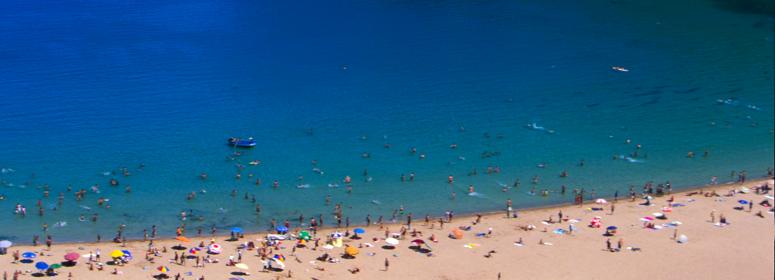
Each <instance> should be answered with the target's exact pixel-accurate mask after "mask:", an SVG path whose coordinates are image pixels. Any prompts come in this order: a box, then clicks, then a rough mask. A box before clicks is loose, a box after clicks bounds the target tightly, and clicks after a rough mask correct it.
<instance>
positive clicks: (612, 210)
mask: <svg viewBox="0 0 775 280" xmlns="http://www.w3.org/2000/svg"><path fill="white" fill-rule="evenodd" d="M614 205H615V204H614V203H611V215H613V214H614V210H615V209H616V206H614Z"/></svg>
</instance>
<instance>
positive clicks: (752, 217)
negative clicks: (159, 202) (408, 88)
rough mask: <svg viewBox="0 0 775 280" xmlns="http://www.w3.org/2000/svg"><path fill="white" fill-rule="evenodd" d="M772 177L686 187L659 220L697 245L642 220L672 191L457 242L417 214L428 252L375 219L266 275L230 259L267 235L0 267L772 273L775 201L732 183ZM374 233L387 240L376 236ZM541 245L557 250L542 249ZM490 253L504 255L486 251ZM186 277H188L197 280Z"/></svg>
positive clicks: (504, 224)
mask: <svg viewBox="0 0 775 280" xmlns="http://www.w3.org/2000/svg"><path fill="white" fill-rule="evenodd" d="M764 183H769V185H770V186H773V181H772V180H771V179H768V180H759V181H752V182H748V183H746V184H727V185H719V186H713V187H708V186H706V187H703V188H702V189H703V190H704V191H705V192H708V191H710V190H711V189H714V190H716V191H717V192H718V194H720V195H721V196H720V197H705V196H703V195H692V196H687V193H689V192H694V191H697V190H698V189H699V188H698V189H695V190H691V191H687V192H682V193H676V194H674V197H675V201H674V202H675V203H680V204H685V205H686V206H678V207H673V209H672V212H670V213H666V215H667V217H668V219H667V220H658V219H657V220H655V222H656V224H657V225H661V224H666V223H670V222H673V221H680V222H681V223H682V224H681V225H679V226H677V227H676V228H677V234H678V235H679V236H680V235H682V234H683V235H686V236H687V237H688V243H685V244H679V243H678V242H676V240H674V239H672V237H673V235H674V233H675V232H674V229H673V228H669V227H665V228H663V229H660V230H654V229H647V228H644V227H643V221H642V220H641V218H643V217H645V216H650V215H651V214H652V213H654V212H660V210H661V209H662V207H663V206H666V205H668V202H667V199H669V198H670V196H669V195H667V196H663V197H656V198H654V200H652V203H653V205H652V206H643V205H640V204H641V203H643V202H644V200H642V199H637V200H635V201H634V202H630V201H629V199H628V198H624V199H619V201H618V202H616V203H614V204H615V205H616V208H615V212H614V213H613V214H610V210H609V209H610V204H607V205H602V206H600V205H597V204H585V205H583V206H578V205H565V206H559V207H551V208H542V209H533V210H529V211H520V212H519V217H518V218H516V219H515V218H506V215H505V213H491V214H487V215H484V216H483V218H482V221H481V223H479V224H477V225H473V226H472V230H470V231H463V232H464V236H463V238H462V239H460V240H455V239H451V238H449V237H448V236H447V235H448V234H449V233H450V231H451V229H452V228H457V227H460V226H468V225H472V221H474V220H475V217H473V216H467V217H455V218H454V219H453V221H452V223H451V224H445V225H444V229H439V224H438V218H436V220H435V221H436V222H435V225H434V227H433V229H431V228H430V227H429V226H427V225H425V224H424V222H423V217H415V220H414V221H413V227H414V228H416V229H417V230H418V231H421V232H422V233H423V236H422V237H417V238H419V239H423V240H425V241H427V242H429V245H430V246H431V247H432V255H431V256H429V255H427V254H424V253H420V252H416V251H414V250H413V249H410V248H409V247H410V246H412V245H411V244H410V241H411V240H413V239H416V238H414V237H411V235H410V234H407V235H406V238H405V239H404V240H401V241H400V242H401V243H400V244H399V245H398V246H396V248H395V249H383V248H382V246H383V245H385V242H384V240H382V239H383V238H384V235H385V230H384V229H380V228H379V226H376V225H372V226H369V227H366V228H365V229H366V234H364V235H362V237H363V239H361V240H351V239H349V238H345V244H350V245H352V246H359V244H361V243H365V242H368V243H371V244H374V245H375V246H374V247H363V248H361V249H360V253H359V254H358V255H357V256H356V257H355V258H354V259H345V258H342V257H341V255H342V253H343V251H344V249H343V248H334V249H332V250H330V251H327V250H325V249H323V248H321V247H319V248H318V249H317V250H312V249H310V248H298V249H297V250H296V253H295V254H292V252H291V247H292V244H294V243H292V241H283V242H282V245H281V246H280V247H281V249H280V252H279V253H282V254H284V255H285V256H286V258H287V260H286V262H285V263H286V265H287V268H286V269H285V271H282V272H261V267H262V265H261V260H260V259H259V258H258V257H257V256H256V251H255V250H252V251H245V252H244V253H243V261H242V262H243V263H245V264H247V265H248V266H249V267H250V270H240V269H238V268H236V267H234V266H226V265H225V263H226V262H227V260H228V258H229V256H230V255H234V256H236V250H237V249H236V248H237V246H238V245H239V244H242V243H243V242H247V241H249V240H253V241H255V240H256V239H262V238H264V237H265V236H266V234H265V233H261V234H249V235H246V236H245V238H243V239H241V240H240V241H237V242H230V241H225V240H226V239H228V236H219V237H216V238H215V241H216V242H217V243H218V244H220V245H221V246H223V253H222V254H220V255H213V256H212V257H213V258H216V259H219V260H220V263H214V264H206V265H205V267H204V268H202V267H193V266H194V260H188V261H187V262H186V265H185V266H183V265H178V264H174V263H171V259H172V258H173V254H174V253H173V252H174V250H172V249H169V248H171V247H172V246H175V245H177V244H179V243H180V242H179V241H176V240H172V239H166V240H157V241H155V244H154V245H155V246H156V247H158V248H161V247H162V246H164V247H167V248H168V249H169V250H168V252H167V253H163V254H162V256H161V257H156V258H155V263H150V262H148V261H146V260H144V259H143V255H144V250H145V249H146V248H147V246H148V244H147V242H143V241H131V242H128V243H127V247H122V246H121V244H117V243H110V242H102V243H71V244H55V245H54V246H53V247H52V249H51V250H50V251H49V250H46V249H45V246H37V247H33V246H14V247H11V248H10V249H9V252H8V254H7V255H2V256H0V264H2V265H0V272H7V273H8V275H9V276H8V277H9V278H8V279H11V274H12V273H13V271H14V270H21V271H24V272H25V274H23V275H21V276H20V279H32V278H35V277H33V276H32V275H31V273H32V272H36V270H35V268H34V263H29V264H23V263H18V264H13V263H12V261H13V258H12V254H11V253H12V252H13V251H15V250H19V251H20V252H26V251H34V252H38V253H41V254H42V255H43V256H38V257H37V258H36V259H34V261H35V262H37V261H45V262H47V263H49V264H52V263H58V262H61V261H63V260H64V259H63V256H64V255H65V254H66V253H67V252H77V253H79V254H82V255H83V254H88V253H89V252H91V251H94V250H95V249H96V248H100V250H101V251H102V261H103V262H104V261H107V260H108V255H109V254H110V252H111V251H112V250H115V249H127V250H130V251H131V252H132V253H133V254H134V260H132V261H130V262H129V263H128V264H126V265H124V266H112V265H106V266H105V269H104V270H103V271H97V270H95V271H89V270H88V266H87V264H86V263H87V259H86V258H81V259H80V260H79V262H78V264H77V265H76V266H74V267H66V268H61V269H58V270H57V272H58V273H59V275H58V276H55V277H47V278H49V279H68V274H69V273H72V278H71V279H84V280H96V279H152V278H151V277H152V275H157V274H159V272H158V271H156V270H155V268H156V267H158V266H160V265H165V266H167V267H169V268H170V270H171V271H170V272H168V273H167V274H168V275H170V276H172V278H171V279H174V275H175V274H177V273H180V274H181V279H199V278H200V277H202V276H204V277H205V279H228V278H229V277H242V278H244V279H277V278H279V279H285V278H289V272H290V274H291V275H290V278H293V279H498V274H499V273H500V274H501V276H502V278H501V279H734V278H738V279H772V278H773V274H774V271H773V263H774V262H775V257H773V256H774V255H775V252H773V248H774V246H773V245H774V244H773V242H774V240H775V238H774V237H775V226H774V223H773V214H772V213H771V212H768V210H769V208H765V207H763V206H760V205H759V204H758V203H759V202H761V201H763V200H768V201H769V202H770V203H773V200H772V199H769V198H766V197H765V196H764V195H757V194H754V192H753V190H751V191H750V192H749V193H747V194H743V193H738V194H735V195H734V196H730V197H727V196H725V195H726V194H727V193H728V192H729V190H732V189H737V190H740V189H741V188H743V187H748V188H751V189H752V188H753V186H758V185H761V184H764ZM770 195H772V192H770ZM741 199H745V200H753V201H754V203H755V206H754V207H753V211H752V212H748V207H747V206H746V207H745V209H744V210H735V209H734V207H736V206H739V204H738V200H741ZM590 207H603V208H604V209H605V210H604V211H592V210H590V209H589V208H590ZM560 210H561V211H562V212H563V214H564V216H565V217H566V218H570V220H568V221H565V222H563V223H561V224H560V223H553V224H544V223H542V221H543V220H546V219H548V218H549V217H550V216H552V217H553V220H554V221H557V219H558V217H557V213H558V212H559V211H560ZM714 210H715V213H716V221H718V215H719V214H724V215H725V216H726V217H727V219H728V221H729V223H730V224H729V225H727V226H724V227H719V226H716V225H714V224H713V223H711V222H710V213H711V211H714ZM758 211H762V213H763V216H764V217H763V218H762V217H758V216H756V213H757V212H758ZM595 216H600V217H601V220H602V227H601V228H591V227H588V225H589V222H590V220H591V219H592V218H593V217H595ZM573 219H579V220H580V221H579V222H577V223H575V224H574V225H575V227H576V230H575V232H574V233H573V234H557V233H554V232H553V231H554V230H556V229H560V228H561V229H565V230H567V229H568V225H569V224H571V221H572V220H573ZM404 220H405V219H404ZM527 225H534V226H535V227H536V228H535V229H534V230H531V231H525V230H522V229H520V227H522V226H527ZM611 225H614V226H617V227H618V230H617V234H616V235H615V236H611V237H606V236H603V234H604V233H605V228H606V227H608V226H611ZM386 227H388V228H389V229H390V231H391V232H398V231H399V229H400V228H401V225H398V224H392V225H386ZM488 228H492V230H493V232H492V235H491V236H490V237H476V236H475V234H476V233H485V232H487V231H488ZM544 229H546V231H544ZM333 231H335V229H325V230H321V231H320V232H318V236H323V234H328V233H331V232H333ZM342 231H344V230H342ZM431 234H435V235H436V237H437V238H438V242H437V243H435V242H431V241H429V240H428V238H429V237H430V236H431ZM375 237H377V238H379V239H380V240H378V241H377V242H374V241H372V238H375ZM189 238H190V239H191V240H192V242H191V243H185V244H184V245H185V246H187V247H192V246H196V244H198V243H199V242H200V241H204V242H205V243H206V244H207V243H208V242H210V239H211V237H210V236H206V237H205V236H203V237H196V236H189ZM519 238H522V240H523V241H524V246H516V245H514V242H515V241H517V240H518V239H519ZM608 238H610V240H611V243H612V246H613V247H616V246H617V242H618V241H619V239H620V238H621V239H623V244H624V246H623V248H624V249H623V250H622V251H621V252H610V251H608V250H607V249H606V239H608ZM541 240H543V242H544V243H550V244H551V245H540V244H539V241H541ZM310 245H311V244H310ZM322 245H323V242H321V246H322ZM465 245H470V246H465ZM628 247H636V248H640V251H632V250H628V249H627V248H628ZM490 251H495V253H492V254H490V256H489V257H486V256H485V255H487V254H488V252H490ZM178 252H182V251H178ZM324 252H329V253H330V254H331V255H332V256H334V257H335V258H337V259H338V260H339V262H338V263H328V262H321V261H315V258H316V257H318V256H320V255H322V254H323V253H324ZM386 258H387V259H388V260H389V264H390V266H389V269H388V270H387V271H385V270H384V263H385V259H386ZM114 268H117V269H118V270H119V271H120V274H119V275H114V274H112V273H111V272H112V271H113V269H114ZM353 268H359V269H360V272H358V273H356V274H353V273H351V272H349V271H348V269H353ZM188 272H191V274H190V276H189V275H187V273H188ZM235 272H248V273H250V275H233V274H232V273H235Z"/></svg>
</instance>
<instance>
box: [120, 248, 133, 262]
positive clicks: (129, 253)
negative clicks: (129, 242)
mask: <svg viewBox="0 0 775 280" xmlns="http://www.w3.org/2000/svg"><path fill="white" fill-rule="evenodd" d="M121 252H122V253H124V257H126V258H127V259H128V260H131V259H132V252H129V250H121Z"/></svg>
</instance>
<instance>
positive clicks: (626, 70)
mask: <svg viewBox="0 0 775 280" xmlns="http://www.w3.org/2000/svg"><path fill="white" fill-rule="evenodd" d="M611 69H614V70H616V71H619V72H630V69H627V68H624V67H621V66H613V67H611Z"/></svg>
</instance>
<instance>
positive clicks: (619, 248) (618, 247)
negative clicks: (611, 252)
mask: <svg viewBox="0 0 775 280" xmlns="http://www.w3.org/2000/svg"><path fill="white" fill-rule="evenodd" d="M622 247H624V239H623V238H619V241H618V242H616V251H617V252H621V251H622Z"/></svg>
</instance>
